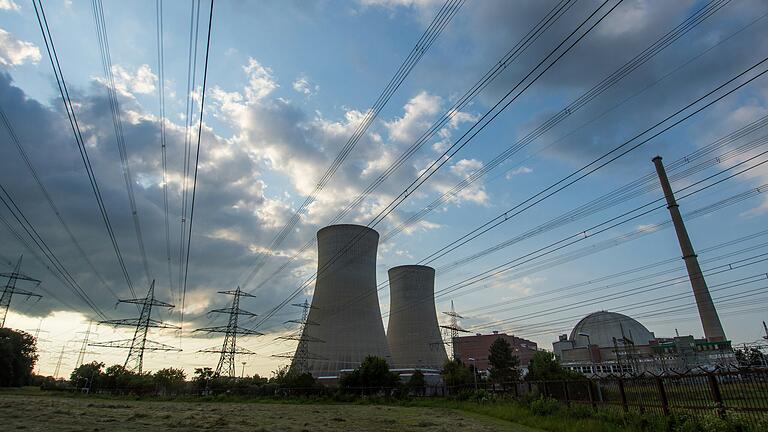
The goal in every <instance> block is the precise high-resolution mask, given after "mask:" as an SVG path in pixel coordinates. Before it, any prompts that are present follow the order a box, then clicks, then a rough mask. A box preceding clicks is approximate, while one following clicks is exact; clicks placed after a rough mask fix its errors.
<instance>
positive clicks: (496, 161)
mask: <svg viewBox="0 0 768 432" xmlns="http://www.w3.org/2000/svg"><path fill="white" fill-rule="evenodd" d="M729 2H730V0H720V1H712V2H710V3H708V4H707V5H706V6H704V7H702V8H701V9H699V10H698V11H697V12H695V13H694V14H693V15H691V16H689V17H688V18H686V19H685V20H684V21H683V22H682V23H680V24H679V25H677V26H676V27H675V28H673V29H672V30H670V31H669V32H668V33H666V34H665V35H664V36H662V37H661V38H659V39H658V40H657V41H656V42H654V43H653V44H651V46H649V47H648V48H646V49H645V50H643V51H642V52H640V53H639V54H638V55H636V56H635V57H633V58H632V59H631V60H629V61H627V62H626V63H625V64H624V65H622V66H621V67H620V68H618V69H617V70H616V71H614V72H613V73H611V74H610V75H608V76H607V77H605V78H603V80H602V81H600V82H599V83H597V84H596V85H594V86H593V87H592V88H591V89H590V90H588V91H586V92H585V93H583V94H582V95H581V96H579V97H577V98H576V99H574V100H573V101H571V103H569V104H568V105H566V106H565V107H564V108H563V109H561V110H560V111H558V112H557V113H555V114H554V115H552V116H551V117H550V118H548V119H547V120H546V121H544V122H542V123H541V124H540V125H539V126H537V127H536V128H534V129H533V130H532V131H530V132H529V133H528V134H526V135H525V136H524V137H523V138H521V139H519V140H518V141H517V142H515V143H514V144H513V145H511V146H510V147H508V148H507V149H505V150H504V151H502V152H501V153H500V154H498V155H497V156H495V157H494V158H493V159H491V160H490V161H489V162H488V163H486V164H483V166H482V167H481V168H478V169H477V170H475V171H474V172H472V173H471V174H469V175H467V176H466V177H465V178H464V179H462V180H461V181H460V182H459V183H458V184H456V185H455V186H453V187H452V188H451V189H449V190H448V191H446V192H445V193H443V194H442V195H441V196H439V197H438V198H436V199H435V200H434V201H432V202H431V203H430V204H429V205H427V206H426V207H424V208H423V209H421V210H420V211H418V212H417V213H415V214H413V215H412V216H411V217H409V218H408V219H406V220H405V221H403V222H401V223H400V224H398V225H397V226H396V227H394V228H393V229H391V230H390V231H389V232H387V233H385V234H384V235H383V236H382V238H381V241H382V242H386V241H388V240H390V239H392V238H393V237H394V236H396V235H397V234H399V233H400V232H402V231H403V230H405V229H407V228H408V227H410V226H413V224H415V223H416V222H418V221H419V220H421V219H423V218H424V217H425V216H426V215H427V214H428V213H430V212H432V211H433V210H435V209H438V208H441V207H442V206H443V205H444V204H445V203H447V202H449V201H450V200H452V199H454V198H455V197H456V196H458V194H460V193H461V192H462V191H464V190H465V189H466V188H468V187H469V186H470V185H472V184H473V183H475V182H476V181H477V180H479V179H480V178H481V177H483V176H485V175H486V174H487V173H488V172H490V171H492V170H494V169H495V168H497V167H498V166H500V165H501V164H503V163H504V162H506V161H507V160H509V158H511V157H512V156H513V155H515V154H517V152H519V151H520V150H522V149H523V148H525V147H527V146H528V145H529V144H531V143H532V142H534V141H535V140H536V139H537V138H539V137H541V136H542V135H544V134H545V133H547V132H548V131H549V130H551V129H552V128H554V127H555V126H557V125H558V124H560V123H561V122H562V121H563V120H565V119H567V118H570V117H571V116H572V115H573V114H575V113H576V112H578V111H579V110H580V109H581V108H583V107H584V106H586V105H587V104H589V102H591V101H592V100H594V99H596V98H597V97H598V96H600V95H601V94H603V93H604V92H605V91H607V90H608V89H609V88H611V87H613V86H614V85H615V84H617V83H619V82H620V81H621V80H622V79H624V78H625V77H627V76H628V75H630V74H631V73H632V72H634V71H635V70H637V69H638V68H640V67H641V66H642V65H644V64H645V63H647V62H648V61H649V60H650V59H652V58H654V57H655V56H656V55H657V54H659V53H660V52H662V51H663V50H664V49H665V48H667V47H668V46H670V45H671V44H673V43H674V42H676V41H677V40H678V39H680V38H681V37H683V36H684V35H685V34H687V33H688V32H689V31H691V30H692V29H694V28H695V27H696V26H698V25H699V24H701V23H702V22H704V21H705V20H706V19H707V18H709V17H710V16H712V15H713V14H714V13H715V12H717V11H718V10H720V9H721V8H722V7H724V6H725V5H726V4H728V3H729Z"/></svg>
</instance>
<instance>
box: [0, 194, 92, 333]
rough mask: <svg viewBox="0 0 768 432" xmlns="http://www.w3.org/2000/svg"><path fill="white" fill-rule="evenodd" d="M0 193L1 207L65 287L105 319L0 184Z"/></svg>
mask: <svg viewBox="0 0 768 432" xmlns="http://www.w3.org/2000/svg"><path fill="white" fill-rule="evenodd" d="M0 192H2V194H0V202H2V203H3V205H4V206H5V207H6V208H7V209H8V211H9V212H10V213H11V215H12V216H13V218H14V219H16V222H18V224H19V225H21V227H22V228H23V229H24V231H25V232H26V233H27V235H29V237H30V238H31V239H32V241H33V242H34V243H35V245H36V246H37V248H38V249H39V250H40V251H41V252H42V253H43V255H45V257H46V259H47V260H48V261H49V262H50V263H51V265H53V267H54V268H55V269H56V271H58V272H59V273H61V275H62V277H63V278H64V280H65V281H66V284H65V286H67V287H68V288H69V289H70V290H71V291H72V292H73V293H74V294H75V295H76V296H77V297H78V298H79V299H80V300H82V301H83V303H85V304H86V305H87V306H88V307H89V308H90V309H91V310H92V311H93V312H94V313H96V315H98V316H99V317H102V318H106V315H105V314H104V312H103V311H102V310H101V309H100V308H99V306H98V305H97V304H96V303H95V302H94V301H93V299H91V297H90V296H89V295H88V293H87V292H86V291H85V290H84V289H83V287H81V286H80V284H78V283H77V281H76V280H75V278H73V277H72V275H71V274H70V273H69V270H67V268H66V267H65V266H64V264H62V262H61V261H60V260H59V258H58V257H57V256H56V254H55V253H54V252H53V250H52V249H51V248H50V247H49V246H48V244H47V243H46V241H45V240H44V239H43V238H42V236H40V234H39V232H38V231H37V229H36V228H35V226H34V224H32V222H30V221H29V219H27V217H26V215H24V213H23V212H22V211H21V209H20V208H19V206H18V205H17V204H16V201H15V200H14V199H13V197H12V196H11V195H10V194H9V193H8V191H7V190H6V189H5V187H4V186H3V185H2V184H0Z"/></svg>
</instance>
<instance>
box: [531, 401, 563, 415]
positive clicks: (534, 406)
mask: <svg viewBox="0 0 768 432" xmlns="http://www.w3.org/2000/svg"><path fill="white" fill-rule="evenodd" d="M528 409H530V410H531V413H533V414H535V415H540V416H551V415H554V414H557V413H558V412H559V411H560V402H558V401H557V400H555V399H551V398H545V397H540V398H538V399H534V400H532V401H531V402H530V403H529V404H528Z"/></svg>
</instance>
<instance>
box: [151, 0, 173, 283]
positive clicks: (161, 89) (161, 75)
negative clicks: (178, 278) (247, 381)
mask: <svg viewBox="0 0 768 432" xmlns="http://www.w3.org/2000/svg"><path fill="white" fill-rule="evenodd" d="M155 15H156V16H157V25H156V27H157V75H158V87H157V95H158V99H159V105H160V150H161V155H162V164H163V210H164V212H165V261H166V264H167V267H168V291H169V292H170V294H171V298H174V294H173V275H172V271H171V265H172V263H171V228H170V221H169V211H168V158H167V154H166V153H167V150H166V139H165V48H164V44H163V0H156V1H155Z"/></svg>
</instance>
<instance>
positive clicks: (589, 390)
mask: <svg viewBox="0 0 768 432" xmlns="http://www.w3.org/2000/svg"><path fill="white" fill-rule="evenodd" d="M586 383H587V394H588V395H589V404H590V405H592V409H593V410H595V411H597V403H595V395H593V394H592V380H587V381H586Z"/></svg>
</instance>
